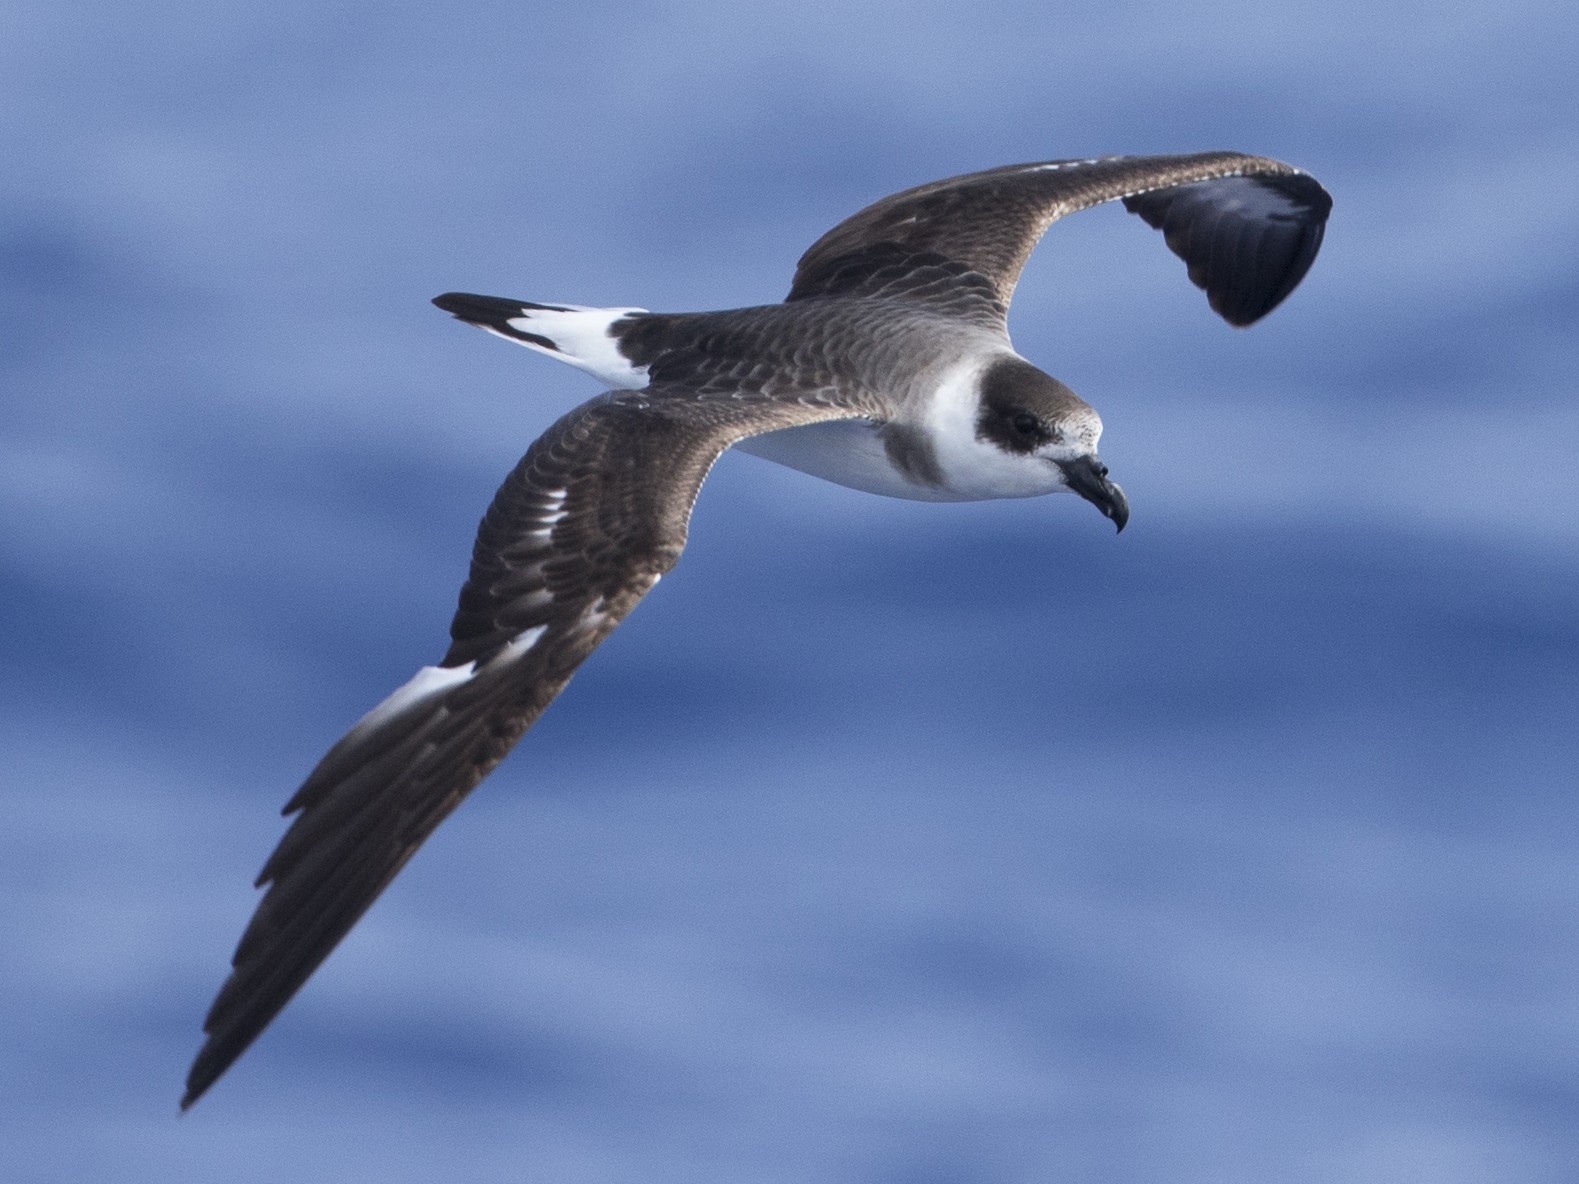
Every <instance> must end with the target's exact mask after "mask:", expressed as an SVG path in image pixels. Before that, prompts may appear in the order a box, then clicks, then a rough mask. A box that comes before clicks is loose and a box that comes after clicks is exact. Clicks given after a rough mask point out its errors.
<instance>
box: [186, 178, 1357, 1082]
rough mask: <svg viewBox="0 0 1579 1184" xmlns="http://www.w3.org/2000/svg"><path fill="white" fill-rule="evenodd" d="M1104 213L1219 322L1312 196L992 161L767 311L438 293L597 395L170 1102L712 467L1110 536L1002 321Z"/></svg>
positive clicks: (911, 207) (334, 789) (356, 906)
mask: <svg viewBox="0 0 1579 1184" xmlns="http://www.w3.org/2000/svg"><path fill="white" fill-rule="evenodd" d="M1114 199H1119V200H1121V201H1123V203H1124V205H1125V207H1126V208H1128V209H1129V210H1130V212H1132V213H1135V214H1139V215H1140V216H1141V217H1142V218H1143V219H1145V221H1146V222H1147V223H1149V224H1150V225H1151V226H1154V227H1156V228H1158V229H1160V230H1161V231H1162V232H1163V235H1164V236H1165V239H1166V241H1167V244H1168V246H1169V247H1170V248H1171V249H1172V250H1173V252H1174V253H1175V254H1176V255H1178V256H1179V257H1180V258H1182V259H1183V260H1184V262H1185V263H1186V264H1187V265H1188V267H1189V274H1190V279H1192V280H1193V281H1194V282H1195V283H1196V285H1198V286H1199V287H1201V288H1204V289H1205V291H1206V295H1207V299H1208V300H1209V301H1210V302H1211V306H1212V308H1213V309H1215V310H1216V311H1217V312H1218V313H1219V314H1220V315H1221V316H1222V317H1223V319H1224V320H1226V321H1228V323H1229V324H1231V325H1249V324H1251V323H1252V322H1253V321H1256V320H1258V319H1259V318H1261V317H1263V316H1265V315H1266V314H1267V313H1268V312H1270V311H1271V310H1272V309H1273V308H1275V307H1276V306H1277V305H1278V304H1279V302H1281V301H1282V300H1283V298H1284V297H1285V296H1287V295H1288V294H1289V293H1290V292H1291V291H1293V289H1294V287H1295V285H1296V284H1298V283H1299V281H1300V279H1301V278H1302V277H1303V276H1304V274H1305V272H1306V270H1307V269H1308V268H1309V267H1310V265H1311V262H1312V261H1313V260H1314V259H1315V257H1316V251H1317V249H1318V248H1319V246H1320V245H1321V236H1322V229H1323V227H1324V225H1325V223H1326V219H1327V213H1328V211H1329V209H1330V208H1331V205H1332V200H1331V198H1330V197H1328V195H1327V193H1326V191H1325V190H1324V189H1322V187H1321V186H1320V185H1319V184H1317V183H1316V181H1315V180H1314V179H1313V178H1311V177H1310V176H1308V175H1307V174H1305V173H1303V172H1301V171H1300V170H1298V169H1295V168H1291V167H1290V166H1288V165H1286V164H1280V163H1279V162H1277V161H1275V160H1267V159H1265V158H1263V157H1257V156H1244V155H1241V154H1239V153H1233V152H1206V153H1200V154H1197V155H1192V156H1113V157H1104V158H1101V159H1096V160H1057V161H1048V162H1046V163H1042V164H1022V165H1010V166H1008V167H1006V168H999V169H990V170H988V171H987V172H981V173H971V174H969V175H967V176H962V177H953V178H950V179H949V180H946V181H937V182H934V183H933V184H930V185H922V186H919V187H918V188H915V189H907V190H905V191H904V192H903V193H898V194H895V195H894V196H892V197H886V198H884V199H883V200H881V201H879V202H877V203H876V204H874V205H871V206H868V207H867V208H866V209H864V210H862V211H861V212H860V213H858V214H856V215H855V216H854V217H851V218H848V219H846V220H845V221H843V222H841V223H839V225H837V226H835V227H834V228H833V229H832V230H830V231H829V232H828V233H827V234H825V235H823V236H822V238H820V239H818V240H817V242H816V243H814V244H813V245H812V247H811V249H810V250H809V251H807V252H806V254H805V255H803V256H802V257H801V260H800V263H799V265H798V266H797V267H796V269H795V279H794V282H793V283H792V284H791V286H790V291H789V295H788V296H787V297H785V299H784V302H783V303H782V304H770V305H764V306H762V307H759V308H742V309H732V310H730V311H727V312H705V313H649V312H646V311H645V310H642V309H636V308H584V307H580V306H577V305H572V304H531V303H527V302H525V301H520V300H501V299H498V298H496V297H492V296H470V295H464V294H461V293H451V294H449V295H445V296H440V297H438V298H437V299H436V300H434V303H435V304H437V305H438V306H439V307H440V308H442V309H444V310H445V311H446V312H449V313H452V314H454V315H455V316H456V317H458V318H459V319H461V320H463V321H466V322H468V323H470V324H473V325H476V326H478V327H479V328H482V329H486V330H488V331H489V332H490V333H495V334H498V335H499V336H500V337H504V338H507V339H508V340H510V341H515V342H519V343H520V344H522V345H525V346H528V347H530V348H531V349H535V350H537V351H539V352H541V353H545V354H548V355H549V356H550V357H553V358H558V359H559V360H560V361H563V362H569V363H570V364H571V365H572V366H577V367H579V368H581V369H582V370H585V371H587V372H588V373H589V374H591V375H593V377H595V378H597V379H599V380H600V381H601V382H602V383H603V384H604V385H605V386H607V387H609V388H610V389H609V390H608V391H607V392H606V393H604V394H601V395H599V396H598V397H597V398H595V399H593V400H591V401H590V402H588V403H584V404H582V405H581V406H580V407H577V408H576V409H575V410H574V411H572V412H570V413H569V414H568V415H566V416H564V417H563V418H562V419H560V420H559V421H558V422H557V423H555V424H554V425H553V426H552V427H550V428H549V429H548V430H547V431H546V432H544V433H543V435H542V436H541V437H540V438H539V439H538V440H537V442H536V443H534V444H533V445H532V446H531V447H530V448H529V449H527V452H526V455H525V456H524V457H523V458H522V459H521V462H520V463H519V464H518V465H517V466H516V468H515V471H514V472H512V473H511V474H510V475H509V477H507V478H506V479H505V482H504V484H503V485H502V486H501V487H500V489H499V492H498V493H497V494H496V495H495V497H494V500H493V504H492V505H491V506H490V507H489V509H488V513H487V515H486V516H485V517H484V518H483V520H482V524H481V526H480V527H479V529H478V532H477V543H476V548H475V550H474V552H473V555H472V563H471V575H470V578H469V579H468V580H467V581H466V584H465V586H464V587H463V588H462V589H461V593H460V607H459V609H458V610H457V612H456V614H455V619H454V622H453V623H452V624H451V626H450V636H451V642H450V647H449V651H448V652H447V653H446V654H445V655H444V657H443V659H441V660H440V662H439V664H438V665H437V666H425V667H423V668H422V669H421V670H419V671H418V672H417V675H416V677H414V678H413V679H412V680H411V681H410V682H408V683H406V685H405V686H403V687H401V688H400V689H399V690H397V691H395V693H394V694H392V695H390V696H389V698H387V699H385V700H384V701H383V702H382V703H380V704H379V705H378V706H377V707H375V708H373V710H372V711H370V712H369V713H368V714H367V715H366V716H364V717H363V718H362V720H361V721H360V722H359V723H357V724H356V726H355V727H353V728H352V729H351V730H350V731H349V732H348V733H347V734H346V735H345V737H344V738H343V739H342V740H340V742H339V743H337V744H336V745H335V746H334V747H333V748H331V749H330V750H329V753H328V755H326V756H325V757H324V758H323V760H322V761H320V762H319V764H318V766H317V768H315V769H314V770H313V771H312V774H311V775H310V776H309V777H308V778H307V781H306V783H305V784H304V785H303V786H302V787H301V789H300V790H298V791H297V793H296V796H295V797H293V798H292V799H291V800H290V802H289V803H288V804H287V805H286V807H285V813H287V814H295V815H296V818H295V821H294V822H292V824H291V826H290V828H289V830H287V831H286V833H285V837H284V838H283V839H282V840H281V842H280V845H279V847H278V848H276V850H275V851H274V854H273V855H271V856H270V857H269V860H268V862H267V863H266V864H265V865H264V867H263V871H262V873H261V874H260V875H259V876H258V881H257V882H258V884H259V886H262V885H267V886H268V891H267V892H266V893H265V894H264V896H263V899H262V901H261V902H260V903H259V905H258V908H257V912H256V914H255V915H254V916H253V918H252V922H251V924H250V925H248V926H247V930H246V932H245V933H244V934H243V935H242V938H241V944H240V945H239V947H238V948H237V949H236V954H235V957H234V959H233V967H234V969H233V970H232V972H231V975H230V977H229V979H228V980H227V981H226V982H225V984H224V986H223V988H222V989H221V990H220V992H219V997H218V998H217V999H216V1000H215V1001H214V1006H213V1008H212V1010H210V1012H209V1013H208V1018H207V1021H206V1022H205V1023H204V1025H203V1028H204V1031H205V1032H206V1033H207V1035H208V1039H207V1042H206V1043H205V1044H204V1046H203V1048H202V1050H201V1051H200V1052H199V1053H198V1056H197V1060H196V1062H195V1063H194V1064H193V1066H192V1071H191V1074H190V1075H189V1076H188V1078H187V1083H186V1086H187V1088H186V1095H185V1097H184V1098H183V1099H182V1103H181V1104H182V1107H183V1108H185V1107H187V1106H190V1105H191V1104H192V1103H193V1102H194V1101H196V1100H197V1098H198V1097H200V1096H201V1095H202V1093H203V1092H204V1091H205V1090H206V1089H208V1087H209V1086H210V1085H212V1084H213V1083H214V1080H215V1078H217V1077H218V1076H219V1075H220V1074H221V1073H223V1072H224V1071H225V1070H226V1069H227V1068H228V1067H229V1066H230V1065H231V1064H232V1062H234V1061H235V1060H236V1058H237V1057H239V1056H240V1055H241V1053H242V1052H243V1051H244V1050H245V1049H246V1048H247V1046H248V1045H249V1044H251V1043H252V1041H253V1040H254V1039H255V1038H256V1037H257V1035H258V1033H260V1032H261V1031H262V1030H263V1029H264V1027H265V1026H266V1025H267V1024H268V1023H269V1021H270V1020H272V1019H273V1018H274V1016H275V1015H276V1014H277V1013H278V1012H279V1010H280V1009H281V1008H282V1007H284V1006H285V1004H286V1002H287V1001H288V1000H289V999H290V998H291V996H292V995H294V994H295V993H296V991H297V990H298V989H299V988H300V987H301V985H302V984H303V983H304V982H305V981H306V980H307V978H308V976H309V975H311V974H312V972H313V971H314V970H315V969H316V968H317V967H318V965H319V963H321V962H322V961H323V960H324V958H326V957H327V956H328V954H329V952H330V951H331V950H332V949H334V947H335V945H336V943H338V942H339V941H340V939H341V938H343V937H344V936H345V935H346V933H347V932H348V931H349V930H350V929H351V927H352V926H353V925H355V924H356V921H357V919H358V918H359V917H361V915H362V914H363V913H364V912H365V911H366V910H367V908H368V906H369V905H371V904H372V903H373V901H374V899H375V898H377V896H378V894H379V893H380V892H382V891H383V889H384V887H385V885H387V884H388V883H389V882H390V880H392V879H393V878H394V877H395V875H396V873H398V872H399V871H400V869H401V868H402V867H403V866H404V865H405V863H406V860H408V859H410V858H411V856H412V853H413V852H415V851H416V849H417V848H418V846H420V845H421V843H422V841H423V840H424V839H426V838H427V837H428V835H429V834H431V833H432V831H433V829H434V827H436V826H438V824H439V823H440V822H442V821H443V820H444V818H445V816H446V815H448V814H449V812H450V811H451V810H453V809H455V807H456V806H457V805H459V804H460V802H461V799H462V798H464V797H465V796H466V795H467V793H469V792H470V791H471V789H472V788H473V787H474V786H475V785H476V784H477V783H478V782H479V781H481V780H482V779H483V777H485V776H486V775H487V774H488V772H489V771H490V770H491V769H492V768H493V767H494V766H495V765H497V764H498V763H499V761H500V760H501V759H503V757H504V755H505V754H506V753H507V752H509V751H510V748H511V746H512V745H514V744H515V742H516V741H517V740H519V739H520V738H521V735H522V733H524V732H525V731H526V729H527V728H529V727H530V726H531V725H532V724H533V723H534V722H535V721H536V720H537V717H538V716H539V715H540V714H542V712H543V709H544V708H545V707H547V706H548V705H549V703H551V702H552V701H553V699H554V697H555V696H556V695H558V694H559V692H560V691H561V690H562V689H563V688H564V686H565V683H566V682H568V681H569V679H570V676H571V674H572V673H574V672H575V670H576V668H577V667H578V666H580V665H581V663H582V662H583V661H585V660H586V658H587V655H589V654H590V653H592V651H593V650H594V649H596V648H597V645H598V643H599V642H601V641H602V640H603V639H604V638H605V637H607V636H608V635H609V633H610V632H611V631H612V630H613V629H614V627H615V626H616V625H618V624H619V623H620V621H622V620H624V618H625V615H626V614H627V613H629V612H630V611H631V609H632V608H633V607H635V605H636V602H637V601H638V600H640V599H641V598H642V597H643V596H645V595H646V594H647V592H648V591H649V590H651V588H652V586H653V585H654V584H656V583H657V582H658V577H659V576H661V575H662V574H663V573H664V572H666V571H668V570H669V569H670V568H671V567H672V566H674V563H675V561H676V560H677V559H678V558H679V557H680V551H681V549H682V548H683V547H684V546H685V537H686V524H687V521H688V519H689V518H690V514H691V504H692V502H693V501H694V500H695V498H696V494H697V490H698V489H700V488H701V485H702V479H703V478H704V477H705V476H706V475H707V471H708V469H710V468H711V467H712V465H713V462H714V461H716V460H717V459H718V457H719V454H721V453H722V452H723V451H724V449H726V448H729V447H731V446H736V447H739V448H741V449H743V450H744V451H747V452H752V453H755V454H756V455H758V456H763V457H767V458H768V459H770V460H775V461H779V462H780V463H782V464H786V465H789V466H791V467H793V468H796V469H800V470H803V471H804V472H807V473H811V474H813V475H815V476H818V477H823V478H826V479H827V480H829V481H834V482H837V483H839V484H841V485H848V486H851V487H853V488H855V489H862V490H867V491H869V492H872V493H880V494H886V495H888V496H890V497H903V498H918V499H921V500H927V501H955V500H973V499H980V498H1000V497H1035V496H1038V495H1040V494H1044V493H1055V492H1058V491H1060V490H1071V491H1073V492H1074V493H1077V494H1079V495H1080V496H1081V497H1082V498H1084V499H1085V500H1086V501H1088V502H1090V503H1092V505H1094V506H1096V508H1097V509H1098V510H1100V511H1101V512H1102V513H1103V514H1104V515H1105V516H1106V517H1107V518H1109V519H1110V520H1111V521H1112V522H1113V524H1114V525H1115V526H1116V527H1118V529H1120V530H1122V529H1124V523H1125V522H1126V521H1127V520H1128V518H1129V504H1128V502H1127V501H1126V500H1125V497H1124V493H1123V491H1122V490H1121V489H1120V488H1119V487H1118V486H1117V485H1116V484H1114V483H1113V482H1112V481H1111V480H1109V478H1108V470H1107V466H1105V465H1104V464H1103V463H1102V461H1101V460H1100V459H1099V458H1098V456H1097V439H1098V437H1099V436H1100V435H1101V433H1102V421H1101V419H1099V418H1098V416H1097V413H1096V411H1095V410H1093V409H1092V408H1091V407H1090V406H1089V405H1087V404H1086V403H1085V402H1084V401H1083V400H1081V399H1080V397H1079V396H1078V395H1076V394H1075V393H1074V392H1073V391H1071V390H1070V389H1069V388H1068V387H1067V386H1065V385H1064V384H1063V383H1061V382H1059V381H1058V380H1057V379H1056V378H1053V377H1051V376H1050V375H1048V374H1045V373H1043V372H1042V371H1041V370H1039V369H1037V368H1036V367H1035V366H1033V365H1032V364H1031V363H1030V362H1028V361H1026V360H1025V359H1024V358H1022V357H1020V355H1019V354H1017V353H1015V351H1014V347H1013V346H1012V345H1011V344H1010V343H1009V335H1008V331H1007V327H1006V323H1005V318H1006V315H1007V313H1008V310H1009V298H1010V296H1011V295H1012V294H1013V292H1014V286H1015V283H1016V281H1017V280H1018V278H1019V275H1020V269H1021V267H1022V266H1023V265H1024V264H1025V260H1026V258H1027V256H1029V255H1030V253H1031V249H1032V248H1033V247H1034V246H1035V245H1036V242H1037V240H1038V239H1039V238H1040V237H1041V235H1042V232H1043V231H1045V230H1046V229H1047V227H1048V226H1049V225H1051V224H1052V223H1053V222H1054V221H1055V220H1057V219H1058V218H1061V217H1063V216H1064V215H1065V214H1071V213H1074V212H1075V211H1076V210H1082V209H1085V208H1086V207H1087V206H1093V205H1096V204H1098V203H1100V202H1105V201H1112V200H1114Z"/></svg>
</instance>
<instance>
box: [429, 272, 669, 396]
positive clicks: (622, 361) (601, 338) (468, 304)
mask: <svg viewBox="0 0 1579 1184" xmlns="http://www.w3.org/2000/svg"><path fill="white" fill-rule="evenodd" d="M433 303H434V304H436V305H438V306H439V307H440V308H442V309H443V310H444V311H445V312H447V313H449V314H450V315H451V316H453V317H455V318H456V319H457V320H461V321H465V322H466V323H467V324H468V325H476V326H477V327H478V328H479V329H486V330H487V331H488V332H490V333H493V334H495V335H496V336H499V337H503V338H505V339H506V340H507V341H513V342H515V343H516V344H518V345H524V346H526V347H527V349H535V350H536V351H537V352H538V353H541V354H547V355H548V356H549V357H551V358H557V359H559V361H561V362H568V363H570V364H571V365H572V366H574V367H576V369H578V370H585V371H586V372H587V373H588V374H590V375H592V377H594V378H596V379H597V380H598V381H600V382H603V383H606V384H607V385H608V386H610V387H613V388H615V389H627V390H640V389H641V388H642V387H644V386H646V385H647V367H645V366H638V365H636V364H635V363H634V362H633V361H632V360H631V358H630V357H629V356H627V355H626V354H625V353H624V351H623V350H622V349H621V348H620V338H621V334H620V332H619V328H622V327H624V325H625V324H627V323H628V322H629V321H630V320H631V319H632V318H633V317H635V316H638V315H640V314H642V313H645V312H646V311H647V310H646V309H645V308H587V307H584V306H583V305H580V304H530V303H528V302H526V301H524V300H503V299H501V298H499V297H498V296H473V295H471V294H470V293H468V292H446V293H445V294H444V295H442V296H435V297H434V298H433Z"/></svg>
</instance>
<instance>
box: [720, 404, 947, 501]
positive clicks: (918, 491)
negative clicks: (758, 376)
mask: <svg viewBox="0 0 1579 1184" xmlns="http://www.w3.org/2000/svg"><path fill="white" fill-rule="evenodd" d="M735 447H736V448H738V449H739V450H740V451H741V452H749V453H750V454H751V455H752V456H760V457H762V458H763V459H764V460H771V461H774V462H776V463H777V464H781V465H787V466H788V467H790V468H792V469H798V470H800V471H801V472H802V473H810V474H811V475H812V476H813V477H821V478H822V479H823V480H824V481H832V482H833V483H834V484H835V485H843V486H845V487H846V488H849V489H859V490H861V491H862V492H863V493H875V494H879V495H880V496H882V497H902V498H908V499H911V500H913V501H924V502H939V501H954V500H955V499H954V498H953V497H952V496H951V495H950V494H949V493H948V491H947V490H942V489H936V488H933V487H932V486H930V485H916V484H914V483H913V482H911V481H910V480H909V479H908V478H907V477H906V476H905V475H904V474H903V473H901V472H900V471H899V470H898V469H896V468H894V465H893V462H892V461H890V460H889V459H888V453H887V451H886V450H885V449H884V448H883V440H882V437H881V436H879V435H878V434H877V428H876V427H875V426H874V425H873V424H872V423H871V421H869V420H864V419H841V420H835V421H833V422H832V423H813V424H807V425H806V426H804V427H798V428H781V429H779V430H778V431H776V432H766V433H764V434H763V435H760V436H751V437H748V438H747V439H744V440H742V441H740V443H738V444H736V445H735Z"/></svg>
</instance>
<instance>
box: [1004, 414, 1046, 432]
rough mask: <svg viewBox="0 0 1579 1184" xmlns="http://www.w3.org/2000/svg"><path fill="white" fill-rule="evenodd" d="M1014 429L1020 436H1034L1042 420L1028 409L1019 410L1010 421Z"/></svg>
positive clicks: (1040, 426)
mask: <svg viewBox="0 0 1579 1184" xmlns="http://www.w3.org/2000/svg"><path fill="white" fill-rule="evenodd" d="M1010 422H1011V423H1012V424H1013V425H1014V430H1015V431H1017V432H1019V433H1020V435H1022V436H1034V435H1036V434H1037V433H1038V432H1040V431H1041V428H1042V422H1041V420H1039V419H1037V418H1036V416H1034V415H1032V414H1031V413H1030V412H1029V411H1021V412H1020V413H1019V414H1018V415H1016V416H1015V417H1014V418H1013V419H1012V420H1011V421H1010Z"/></svg>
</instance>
